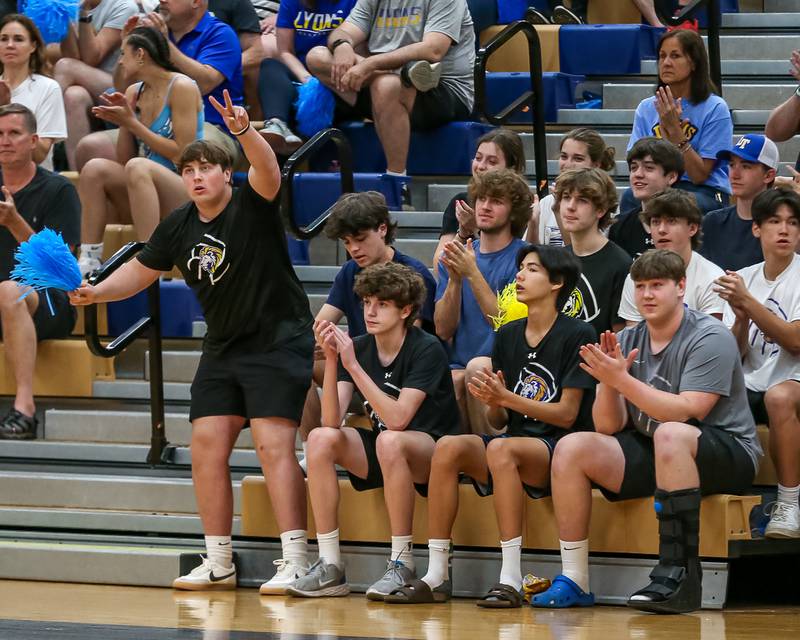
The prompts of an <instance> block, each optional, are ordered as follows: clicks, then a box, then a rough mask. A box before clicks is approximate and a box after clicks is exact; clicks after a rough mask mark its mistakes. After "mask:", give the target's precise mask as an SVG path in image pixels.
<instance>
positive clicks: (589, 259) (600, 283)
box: [562, 241, 633, 335]
mask: <svg viewBox="0 0 800 640" xmlns="http://www.w3.org/2000/svg"><path fill="white" fill-rule="evenodd" d="M570 251H572V247H570ZM575 257H576V258H578V261H579V262H580V263H581V277H580V279H579V280H578V286H576V287H575V288H574V289H573V290H572V295H570V297H569V300H567V303H566V304H565V305H564V308H563V309H562V311H563V312H564V314H565V315H568V316H570V317H571V318H578V319H579V320H583V321H584V322H590V323H591V324H592V326H593V327H594V330H595V331H597V333H598V335H599V334H601V333H602V332H603V331H608V330H610V329H611V328H612V327H613V325H614V324H625V321H624V320H623V319H622V318H620V317H619V315H618V314H617V311H619V301H620V299H621V298H622V288H623V287H624V286H625V278H626V277H627V276H628V272H629V271H630V270H631V264H632V263H633V260H631V257H630V256H629V255H628V254H627V253H625V251H624V250H622V249H621V248H620V247H618V246H617V245H616V244H614V243H613V242H611V241H609V242H607V243H606V244H605V246H604V247H603V248H602V249H600V250H599V251H595V252H594V253H593V254H591V255H588V256H575Z"/></svg>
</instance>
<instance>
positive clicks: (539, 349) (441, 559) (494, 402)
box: [385, 245, 597, 608]
mask: <svg viewBox="0 0 800 640" xmlns="http://www.w3.org/2000/svg"><path fill="white" fill-rule="evenodd" d="M518 264H519V265H520V267H519V272H518V273H517V276H516V287H517V299H518V300H519V301H521V302H523V303H525V304H526V305H527V306H528V317H527V318H526V319H520V320H516V321H514V322H511V323H509V324H507V325H505V326H503V327H502V328H501V329H500V330H499V331H498V333H497V338H496V340H495V343H494V351H493V354H492V369H493V370H494V371H493V370H492V369H488V368H487V369H484V370H483V371H482V372H479V373H478V374H476V376H475V377H474V378H473V380H472V382H470V383H469V385H468V388H469V391H470V393H471V394H472V395H473V396H475V397H476V398H478V399H479V400H480V401H481V402H482V403H483V404H484V405H485V407H486V417H487V420H488V422H489V424H490V425H491V427H492V428H493V429H496V430H498V431H499V430H503V429H504V430H505V431H504V433H502V434H501V435H483V436H481V435H477V434H465V435H458V436H453V437H447V438H442V439H441V440H440V441H439V443H438V444H437V445H436V452H435V454H434V457H433V462H432V463H431V480H430V490H429V495H428V530H429V535H430V537H431V539H430V540H429V541H428V549H429V554H430V560H429V564H428V572H427V573H426V574H425V576H424V577H423V578H422V579H421V580H411V581H409V582H408V583H407V584H406V585H404V586H403V587H402V588H400V589H397V590H396V591H395V592H394V593H393V594H392V595H390V596H389V597H387V598H386V599H385V601H386V602H391V603H396V604H402V603H426V602H443V601H445V600H448V599H449V598H450V596H451V594H452V586H451V583H450V579H449V575H448V570H447V563H448V557H449V552H450V542H451V541H450V535H451V532H452V527H453V522H454V521H455V517H456V512H457V510H458V479H459V473H464V474H465V475H466V476H468V477H469V478H470V479H471V480H472V483H473V485H474V486H475V490H476V491H477V492H478V494H479V495H481V496H487V495H490V494H492V492H494V504H495V510H496V512H497V522H498V526H499V529H500V546H501V548H502V555H503V566H502V569H501V571H500V580H499V581H498V583H497V584H496V585H494V586H493V587H492V588H491V589H490V590H489V592H488V593H487V594H486V595H485V596H484V597H483V598H482V599H481V600H480V601H479V602H478V604H479V605H480V606H483V607H491V608H514V607H519V606H521V604H522V596H521V594H520V589H521V588H522V574H521V568H520V553H521V550H522V527H523V522H522V517H523V513H524V509H523V506H524V505H523V500H524V498H523V495H522V492H521V491H520V489H521V488H522V489H524V490H525V492H526V493H527V494H528V495H529V496H530V497H532V498H540V497H542V496H544V495H546V494H547V493H548V487H549V486H550V459H551V456H552V454H553V449H554V448H555V444H556V440H557V439H558V438H559V437H560V436H561V435H563V434H565V433H566V432H567V431H568V430H569V429H572V428H573V427H575V428H581V427H583V428H586V427H590V426H591V408H592V402H593V400H594V386H595V383H594V382H593V380H592V379H591V377H590V376H588V375H587V374H585V373H584V372H583V371H581V369H580V368H579V362H580V358H579V357H578V350H579V349H580V347H582V346H583V345H584V344H587V343H591V342H592V340H594V339H595V337H596V335H597V334H596V333H595V331H594V329H593V328H592V327H591V325H589V324H587V323H585V322H582V321H580V320H576V319H574V318H569V317H567V316H565V315H564V314H563V313H559V311H558V310H559V309H561V308H562V307H563V306H564V302H565V301H566V299H567V298H568V297H569V294H570V292H571V291H572V289H573V288H574V287H575V285H576V283H577V280H578V276H579V275H580V265H579V264H578V261H577V260H576V259H575V257H574V256H573V255H571V254H570V253H569V252H568V251H567V250H566V249H564V248H561V247H550V246H543V245H525V246H524V247H523V248H522V249H520V251H519V253H518Z"/></svg>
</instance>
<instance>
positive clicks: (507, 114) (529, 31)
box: [475, 20, 549, 198]
mask: <svg viewBox="0 0 800 640" xmlns="http://www.w3.org/2000/svg"><path fill="white" fill-rule="evenodd" d="M518 33H522V34H524V35H525V37H526V38H527V39H528V61H529V67H528V68H529V75H530V80H531V88H530V91H526V92H525V93H523V94H522V95H521V96H520V97H519V98H517V99H516V100H514V102H512V103H511V104H510V105H508V106H507V107H505V108H504V109H501V110H500V112H499V113H497V114H493V113H490V112H489V107H488V101H487V99H486V98H487V94H486V74H487V71H486V65H487V63H488V60H489V58H491V56H492V55H493V54H494V53H495V52H496V51H497V50H498V49H500V48H501V47H502V46H503V45H505V44H506V43H507V42H509V41H510V40H511V38H513V37H514V36H516V35H517V34H518ZM475 109H476V111H478V113H480V114H481V115H482V116H483V117H484V119H485V120H486V121H487V122H488V123H489V124H493V125H495V126H498V127H499V126H502V125H503V124H505V123H506V122H507V121H508V120H509V118H511V116H513V115H514V114H515V113H517V112H518V111H524V110H525V109H528V111H529V113H530V115H531V126H532V132H533V148H534V166H535V171H536V191H537V193H538V194H539V197H540V198H543V197H544V196H546V195H547V193H548V190H549V187H548V182H547V130H546V125H545V119H544V90H543V80H542V46H541V43H540V42H539V34H538V33H537V32H536V29H535V27H534V26H533V25H532V24H531V23H530V22H527V21H526V20H518V21H517V22H513V23H511V24H510V25H508V26H507V27H506V28H505V29H503V30H502V31H501V32H500V33H498V34H497V35H496V36H495V37H494V38H492V39H491V40H490V41H489V42H488V43H487V44H486V46H484V47H481V49H480V50H479V51H478V54H477V56H476V57H475Z"/></svg>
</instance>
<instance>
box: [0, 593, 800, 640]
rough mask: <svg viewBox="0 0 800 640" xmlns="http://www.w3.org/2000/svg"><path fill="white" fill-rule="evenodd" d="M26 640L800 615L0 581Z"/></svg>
mask: <svg viewBox="0 0 800 640" xmlns="http://www.w3.org/2000/svg"><path fill="white" fill-rule="evenodd" d="M17 621H19V622H17ZM22 621H38V622H52V623H71V624H70V625H66V626H65V628H67V627H68V628H69V629H73V630H74V629H77V630H78V631H77V632H75V634H74V635H68V634H63V633H61V634H60V633H59V632H58V627H53V628H52V632H51V633H49V634H48V633H47V632H46V631H45V632H44V633H42V632H41V630H38V631H36V633H34V632H33V631H31V635H25V633H26V632H24V630H25V629H27V628H28V627H27V626H26V625H28V626H30V627H31V629H33V628H34V627H35V626H36V625H35V623H34V622H22ZM80 625H83V626H80ZM110 625H114V626H115V627H114V628H117V629H122V628H124V626H129V627H131V628H135V627H139V628H149V629H150V630H152V632H153V633H155V632H156V628H158V635H152V636H149V634H148V633H145V632H143V631H141V630H140V631H138V632H136V631H134V632H132V633H129V634H128V635H124V636H123V635H113V634H111V633H110V632H109V631H108V629H106V631H103V629H104V628H105V627H108V628H111V627H110ZM4 628H5V629H6V631H5V632H4V631H3V630H4ZM41 628H42V627H38V629H41ZM14 629H16V630H14ZM81 629H83V631H82V632H81ZM188 630H196V631H195V632H193V633H190V632H188ZM226 632H230V633H226ZM243 632H251V633H243ZM252 632H256V633H252ZM37 633H38V634H40V635H36V634H37ZM262 634H263V635H262ZM29 637H30V638H51V637H52V638H58V637H70V638H73V637H74V638H83V639H85V640H90V639H92V640H94V639H95V638H98V639H99V638H104V639H105V638H111V637H114V638H117V637H120V638H121V637H129V638H144V637H158V638H189V637H195V638H202V639H213V640H225V639H227V638H231V640H235V638H259V637H261V638H265V639H266V638H277V639H281V640H288V639H291V640H299V639H300V638H306V637H307V638H323V637H324V638H325V639H326V640H330V639H331V638H336V637H339V638H408V639H414V640H416V639H421V640H471V639H473V638H475V639H483V638H487V639H488V638H492V639H493V638H497V639H499V640H523V639H525V640H530V639H531V638H536V639H537V640H539V639H541V640H549V639H552V640H594V639H601V640H612V639H615V638H628V639H630V640H660V639H662V638H663V639H665V640H666V639H669V640H693V639H697V640H723V639H729V640H742V639H749V638H754V639H755V638H763V639H765V640H782V639H784V638H786V639H787V640H788V639H792V640H798V639H799V638H800V607H780V608H765V607H761V608H755V607H750V608H739V609H732V610H726V611H724V612H717V611H703V612H700V613H697V614H693V615H687V616H652V615H640V614H636V613H634V612H632V611H630V610H628V609H625V608H620V607H602V606H597V607H594V608H592V609H584V610H569V611H538V610H533V609H531V608H529V607H525V608H523V609H521V610H520V609H518V610H515V611H485V610H482V609H478V608H477V607H476V606H475V605H474V603H473V602H472V601H469V600H455V601H453V602H450V603H448V604H442V605H418V606H394V607H392V606H389V605H383V604H381V603H371V602H368V601H367V600H366V599H365V598H364V597H363V596H361V595H353V596H350V597H347V598H331V599H324V600H322V599H321V600H301V599H293V598H283V597H259V595H258V593H257V591H256V590H254V589H240V590H239V591H236V592H220V593H216V594H214V593H191V592H177V591H172V590H170V589H149V588H135V587H113V586H102V585H81V584H61V583H46V582H18V581H0V639H3V640H5V638H13V639H14V640H17V638H21V639H23V640H27V638H29Z"/></svg>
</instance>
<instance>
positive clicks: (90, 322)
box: [84, 242, 174, 466]
mask: <svg viewBox="0 0 800 640" xmlns="http://www.w3.org/2000/svg"><path fill="white" fill-rule="evenodd" d="M144 245H145V243H144V242H129V243H128V244H126V245H125V246H124V247H122V248H121V249H120V250H119V251H117V252H116V253H115V254H114V255H113V256H111V258H109V259H108V260H107V261H106V262H104V263H103V265H102V266H101V267H100V268H99V269H96V270H95V271H94V272H92V273H91V275H90V276H89V278H88V282H89V284H90V285H98V284H100V283H101V282H103V281H104V280H105V279H106V278H108V277H109V276H110V275H111V274H112V273H114V271H116V270H117V269H119V268H120V267H121V266H122V265H123V264H125V263H126V262H128V260H130V259H131V258H133V257H134V256H135V255H136V254H137V253H139V251H141V250H142V248H143V247H144ZM160 300H161V298H160V289H159V281H158V280H156V281H155V282H154V283H153V284H151V285H150V286H149V287H148V288H147V307H148V314H149V315H147V316H145V317H144V318H140V319H139V320H137V321H136V322H134V323H133V324H132V325H131V326H130V327H129V328H128V329H127V330H126V331H125V332H124V333H123V334H122V335H121V336H118V337H117V338H115V339H114V340H112V341H111V342H110V343H109V344H103V343H102V342H100V335H99V331H98V326H97V305H95V304H92V305H89V306H87V307H86V309H85V314H84V326H85V334H86V344H87V345H88V347H89V350H90V351H91V352H92V353H93V354H94V355H96V356H100V357H101V358H113V357H114V356H117V355H119V354H120V353H122V351H124V350H125V348H126V347H128V346H129V345H130V344H131V343H132V342H133V341H134V340H135V339H136V338H138V337H140V336H142V335H144V334H145V333H147V338H148V345H149V349H150V357H149V358H148V361H149V362H148V364H149V369H150V450H149V451H148V453H147V463H148V464H150V465H152V466H157V465H160V464H167V463H168V462H169V457H170V456H171V454H172V452H173V451H174V447H171V446H170V444H169V442H168V441H167V436H166V431H165V426H164V424H165V420H164V374H163V369H162V361H161V301H160Z"/></svg>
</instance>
